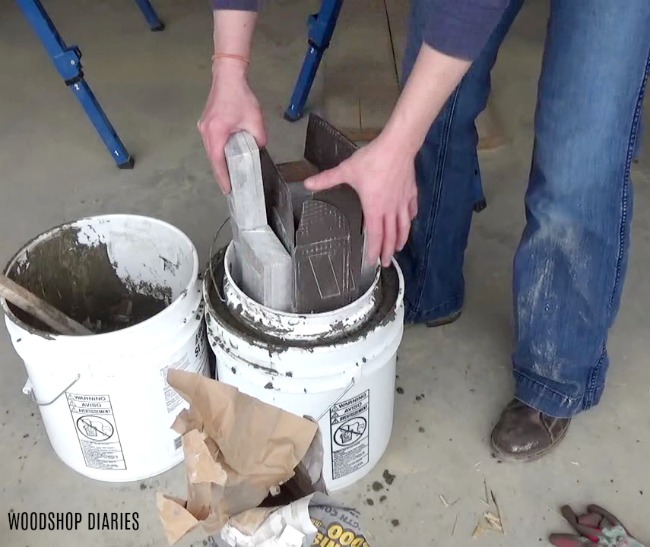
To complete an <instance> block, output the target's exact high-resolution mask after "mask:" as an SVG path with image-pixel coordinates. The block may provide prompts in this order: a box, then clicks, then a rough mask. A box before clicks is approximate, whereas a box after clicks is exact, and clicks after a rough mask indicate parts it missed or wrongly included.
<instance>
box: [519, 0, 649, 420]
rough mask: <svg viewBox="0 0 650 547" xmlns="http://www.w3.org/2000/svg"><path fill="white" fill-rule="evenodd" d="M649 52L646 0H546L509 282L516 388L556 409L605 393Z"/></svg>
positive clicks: (575, 407)
mask: <svg viewBox="0 0 650 547" xmlns="http://www.w3.org/2000/svg"><path fill="white" fill-rule="evenodd" d="M649 55H650V2H648V0H626V1H625V2H616V1H614V2H612V1H611V0H552V2H551V16H550V19H549V22H548V34H547V39H546V46H545V51H544V59H543V64H542V74H541V77H540V81H539V89H538V104H537V112H536V117H535V145H534V150H533V160H532V167H531V173H530V180H529V186H528V190H527V194H526V218H527V224H526V227H525V230H524V233H523V237H522V240H521V242H520V246H519V249H518V251H517V254H516V257H515V261H514V287H513V288H514V303H515V316H516V329H517V332H516V349H515V352H514V355H513V364H514V374H515V379H516V395H517V397H518V398H519V399H520V400H522V401H523V402H525V403H527V404H528V405H530V406H532V407H534V408H536V409H538V410H541V411H543V412H545V413H547V414H550V415H552V416H556V417H570V416H572V415H574V414H576V413H578V412H580V411H582V410H585V409H588V408H590V407H591V406H593V405H595V404H597V403H598V401H599V400H600V397H601V394H602V392H603V387H604V383H605V374H606V371H607V367H608V358H607V350H606V342H607V333H608V329H609V327H610V326H611V325H612V323H613V321H614V318H615V317H616V314H617V312H618V308H619V304H620V297H621V289H622V287H623V280H624V278H625V272H626V265H627V253H628V246H629V239H630V235H629V230H630V220H631V216H632V188H631V184H630V163H631V160H632V156H633V153H634V149H635V140H636V136H637V129H638V125H639V116H640V110H641V104H642V96H643V91H644V86H645V81H646V79H647V75H648V60H649Z"/></svg>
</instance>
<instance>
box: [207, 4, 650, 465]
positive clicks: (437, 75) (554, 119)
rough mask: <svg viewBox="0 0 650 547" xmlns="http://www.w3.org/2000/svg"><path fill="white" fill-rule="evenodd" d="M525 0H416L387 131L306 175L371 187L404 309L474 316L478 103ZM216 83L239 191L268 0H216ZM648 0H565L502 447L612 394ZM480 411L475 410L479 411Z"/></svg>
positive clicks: (216, 134)
mask: <svg viewBox="0 0 650 547" xmlns="http://www.w3.org/2000/svg"><path fill="white" fill-rule="evenodd" d="M522 4H523V0H510V1H508V0H413V1H412V12H411V17H410V23H409V32H408V40H407V45H406V54H405V59H404V70H403V81H402V85H401V92H400V97H399V99H398V101H397V103H396V105H395V107H394V109H393V111H392V113H391V116H390V118H389V120H388V122H387V124H386V126H385V127H384V128H383V130H382V131H381V134H380V135H379V136H378V137H377V138H376V139H375V140H373V141H372V142H370V143H369V144H368V145H366V146H364V147H362V148H360V149H359V150H358V151H357V152H356V153H355V154H353V155H352V156H351V157H350V158H349V159H347V160H346V161H344V162H342V163H341V164H340V165H339V166H337V167H335V168H333V169H330V170H328V171H324V172H322V173H320V174H319V175H316V176H314V177H312V178H310V179H308V180H307V181H306V185H307V186H308V187H309V188H310V189H312V190H322V189H325V188H329V187H332V186H335V185H337V184H340V183H343V182H346V183H348V184H350V185H351V186H352V187H353V188H354V189H355V190H356V191H357V193H358V194H359V197H360V200H361V204H362V207H363V211H364V217H365V223H366V227H367V230H368V234H369V248H368V252H369V254H370V258H372V259H375V258H377V259H380V260H381V263H382V264H383V265H388V264H389V262H390V260H391V257H392V256H393V255H396V257H397V260H398V262H399V264H400V266H401V268H402V270H403V272H404V277H405V280H406V295H405V303H406V320H407V321H408V322H409V323H425V324H427V325H430V326H437V325H442V324H446V323H449V322H451V321H454V320H455V319H456V318H458V317H459V315H460V313H461V311H462V309H463V304H464V278H463V261H464V253H465V248H466V244H467V238H468V234H469V229H470V224H471V220H472V216H473V207H474V204H475V202H476V197H477V187H480V172H479V169H478V159H477V151H476V146H477V142H478V138H477V133H476V128H475V123H474V122H475V119H476V117H477V116H478V115H479V113H480V112H481V111H482V110H483V109H484V108H485V106H486V103H487V98H488V95H489V92H490V71H491V69H492V66H493V65H494V63H495V61H496V58H497V53H498V50H499V47H500V45H501V43H502V41H503V39H504V36H505V35H506V34H507V32H508V30H509V28H510V26H511V24H512V22H513V20H514V19H515V17H516V15H517V13H518V12H519V10H520V9H521V6H522ZM212 6H213V8H214V52H215V55H214V61H213V80H212V87H211V89H210V93H209V96H208V99H207V102H206V106H205V109H204V112H203V114H202V116H201V119H200V120H199V123H198V127H199V131H200V133H201V135H202V138H203V141H204V144H205V148H206V151H207V154H208V156H209V158H210V161H211V163H212V165H213V168H214V172H215V176H216V178H217V180H218V182H219V185H220V186H221V188H222V190H223V191H224V192H228V191H229V181H228V173H227V169H226V164H225V159H224V145H225V143H226V140H227V139H228V138H229V136H230V135H231V134H232V132H234V131H237V130H242V129H243V130H247V131H249V132H250V133H251V134H252V135H253V136H254V137H255V139H256V140H257V142H258V144H259V146H264V145H265V144H266V140H267V138H266V133H265V129H264V124H263V118H262V113H261V110H260V106H259V103H258V101H257V99H256V98H255V96H254V94H253V92H252V91H251V89H250V87H249V85H248V82H247V66H248V62H249V60H250V51H251V41H252V37H253V31H254V26H255V22H256V17H257V11H258V4H257V1H256V0H212ZM648 29H650V2H648V0H628V1H627V2H611V1H610V0H551V2H550V16H549V19H548V23H547V36H546V40H545V45H544V54H543V62H542V70H541V76H540V78H539V82H538V97H537V108H536V113H535V142H534V147H533V153H532V162H531V168H530V175H529V181H528V188H527V192H526V197H525V213H526V225H525V228H524V230H523V234H522V237H521V240H520V243H519V246H518V249H517V251H516V255H515V257H514V264H513V270H514V271H513V293H514V313H515V328H516V337H515V348H514V352H513V355H512V364H513V374H514V379H515V393H514V398H513V399H512V401H510V402H509V403H508V404H507V405H506V406H505V409H504V410H503V412H502V414H501V416H500V418H499V419H498V422H497V424H496V426H495V427H494V429H493V431H492V435H491V444H492V450H493V453H494V455H495V456H496V457H498V458H500V459H502V460H514V461H531V460H535V459H537V458H539V457H541V456H543V455H545V454H547V453H548V452H549V451H550V450H552V449H554V448H555V447H556V446H557V445H558V443H560V441H561V440H562V439H563V438H564V436H565V434H566V432H567V430H568V427H569V424H570V422H571V419H572V418H573V417H574V416H575V415H576V414H578V413H580V412H582V411H584V410H587V409H589V408H591V407H593V406H594V405H596V404H597V403H598V402H599V401H600V399H601V396H602V394H603V389H604V385H605V377H606V373H607V369H608V364H609V359H608V354H607V335H608V330H609V328H610V327H611V326H612V324H613V322H614V319H615V317H616V315H617V313H618V309H619V306H620V299H621V291H622V288H623V281H624V279H625V273H626V267H627V261H628V249H629V241H630V221H631V217H632V186H631V182H630V163H631V160H632V155H633V152H634V149H635V144H636V139H637V130H638V127H639V118H640V111H641V105H642V101H643V93H644V88H645V82H646V79H647V76H648V71H649V68H648V67H649V55H650V32H649V30H648ZM468 411H469V410H468Z"/></svg>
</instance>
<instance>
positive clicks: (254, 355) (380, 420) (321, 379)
mask: <svg viewBox="0 0 650 547" xmlns="http://www.w3.org/2000/svg"><path fill="white" fill-rule="evenodd" d="M224 254H225V253H224V252H223V250H222V251H221V252H220V253H218V254H217V255H215V257H214V259H213V271H212V274H213V275H211V274H209V273H208V274H206V275H205V281H204V289H203V290H204V299H205V301H206V323H207V329H208V340H209V342H210V345H211V346H212V350H213V351H214V353H215V356H216V369H217V377H218V379H219V380H220V381H221V382H224V383H226V384H230V385H233V386H235V387H237V388H238V389H239V390H240V391H242V392H243V393H247V394H248V395H251V396H253V397H257V398H258V399H260V400H262V401H264V402H266V403H268V404H272V405H274V406H277V407H280V408H282V409H284V410H287V411H289V412H293V413H295V414H298V415H300V416H310V417H312V418H314V419H316V420H317V421H318V423H319V426H320V430H321V433H322V437H323V449H324V467H323V477H324V479H325V483H326V485H327V488H328V490H338V489H340V488H344V487H346V486H349V485H351V484H353V483H355V482H356V481H358V480H359V479H361V478H362V477H364V476H365V475H366V474H368V473H369V472H370V471H371V470H372V468H373V467H374V466H375V465H376V464H377V462H378V461H379V459H380V458H381V457H382V455H383V454H384V452H385V450H386V448H387V446H388V442H389V439H390V435H391V432H392V426H393V407H394V399H395V366H396V358H397V349H398V347H399V345H400V343H401V340H402V334H403V329H404V327H403V320H404V306H403V295H404V279H403V277H402V273H401V271H400V269H399V266H398V265H397V263H396V262H393V266H392V267H391V268H390V269H388V270H383V271H382V272H381V282H382V290H381V293H380V295H379V301H378V302H377V309H376V310H375V313H374V314H373V315H372V316H371V317H370V319H369V320H368V321H367V322H366V324H365V325H364V326H362V327H361V328H359V329H357V330H356V331H354V332H352V333H350V334H349V335H348V336H347V337H344V338H341V339H337V340H335V341H332V340H320V341H318V342H304V341H295V340H287V339H286V338H285V340H281V339H279V338H277V337H274V336H272V335H271V334H269V332H268V331H267V330H259V329H258V330H256V329H254V328H252V327H250V326H249V325H248V324H247V323H246V322H243V321H240V320H239V318H238V317H237V315H236V314H233V313H232V312H231V311H230V309H229V308H228V306H227V305H226V303H225V299H224V298H223V294H219V292H218V291H215V290H214V286H213V284H214V283H216V284H217V287H219V285H220V284H221V283H223V280H224ZM213 279H214V281H213ZM300 324H301V323H297V327H296V328H299V325H300Z"/></svg>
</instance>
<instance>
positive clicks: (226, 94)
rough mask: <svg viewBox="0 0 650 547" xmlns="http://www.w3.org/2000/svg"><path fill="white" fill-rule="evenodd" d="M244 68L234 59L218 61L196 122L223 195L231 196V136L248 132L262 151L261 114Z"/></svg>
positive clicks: (262, 124) (242, 64)
mask: <svg viewBox="0 0 650 547" xmlns="http://www.w3.org/2000/svg"><path fill="white" fill-rule="evenodd" d="M246 68H247V67H246V64H245V63H243V62H241V61H239V60H237V59H217V60H216V61H215V63H214V65H213V69H212V88H211V89H210V94H209V95H208V100H207V102H206V104H205V108H204V110H203V114H202V115H201V119H200V120H199V122H198V129H199V133H201V137H202V138H203V145H204V146H205V150H206V152H207V155H208V159H209V160H210V163H211V165H212V170H213V171H214V175H215V177H216V179H217V183H218V184H219V187H220V188H221V191H222V192H223V193H224V194H229V193H230V177H229V176H228V166H227V164H226V155H225V146H226V143H227V142H228V139H229V138H230V136H231V135H232V134H233V133H236V132H237V131H242V130H245V131H247V132H249V133H250V134H251V135H252V136H253V137H254V138H255V141H256V142H257V145H258V146H259V147H260V148H262V147H264V146H266V130H265V128H264V120H263V117H262V110H261V108H260V105H259V102H258V101H257V98H256V97H255V95H254V94H253V92H252V91H251V89H250V87H249V86H248V81H247V80H246Z"/></svg>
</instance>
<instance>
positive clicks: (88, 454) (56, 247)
mask: <svg viewBox="0 0 650 547" xmlns="http://www.w3.org/2000/svg"><path fill="white" fill-rule="evenodd" d="M198 268H199V262H198V256H197V252H196V249H195V248H194V245H193V244H192V242H191V241H190V240H189V239H188V237H187V236H186V235H185V234H183V233H182V232H181V231H179V230H178V229H177V228H175V227H173V226H171V225H169V224H167V223H165V222H162V221H160V220H157V219H152V218H147V217H142V216H132V215H106V216H98V217H92V218H85V219H82V220H79V221H76V222H73V223H70V224H66V225H63V226H59V227H57V228H54V229H52V230H50V231H48V232H46V233H44V234H42V235H40V236H38V237H37V238H36V239H34V240H33V241H31V242H30V243H29V244H27V245H26V246H25V247H24V248H23V249H21V250H20V251H19V252H18V253H17V254H16V255H15V256H14V257H13V258H12V259H11V261H10V262H9V264H8V266H7V268H6V275H7V276H8V277H9V278H11V279H13V280H14V281H16V282H18V283H19V284H21V285H23V286H24V287H25V288H27V289H28V290H30V291H32V292H33V293H35V294H36V295H37V296H40V297H41V298H44V299H45V300H46V301H48V302H49V303H50V304H52V305H54V306H55V307H57V308H59V309H60V310H61V311H62V312H64V313H66V314H67V315H69V316H70V317H72V318H73V319H75V320H77V321H78V322H80V323H82V324H85V326H86V327H88V328H90V330H91V331H93V332H94V333H95V334H93V335H88V336H63V335H58V334H54V333H52V331H50V330H49V329H48V327H47V326H45V325H43V324H41V323H39V322H38V320H35V319H34V318H32V317H31V316H28V315H26V314H25V313H24V312H22V311H21V310H20V309H17V308H15V307H14V306H13V305H11V304H9V303H7V302H6V301H5V300H1V304H2V307H3V309H4V312H5V315H6V318H5V322H6V325H7V329H8V331H9V334H10V336H11V340H12V343H13V346H14V348H15V350H16V352H17V353H18V354H19V356H20V357H21V358H22V360H23V361H24V364H25V368H26V369H27V375H28V381H27V384H26V385H25V388H24V389H23V391H24V392H25V393H27V394H29V393H31V395H32V397H33V398H34V400H35V402H36V404H37V405H38V407H39V409H40V412H41V416H42V418H43V423H44V425H45V429H46V431H47V434H48V437H49V439H50V442H51V444H52V447H53V448H54V451H55V452H56V454H57V455H58V456H59V457H60V458H61V460H63V462H64V463H66V464H67V465H69V466H70V467H71V468H73V469H74V470H76V471H78V472H79V473H81V474H83V475H86V476H87V477H90V478H93V479H97V480H101V481H111V482H122V481H135V480H140V479H144V478H148V477H152V476H154V475H157V474H159V473H162V472H164V471H166V470H168V469H170V468H171V467H173V466H175V465H177V464H178V463H180V462H181V461H182V460H183V450H182V447H181V440H180V437H179V436H178V434H176V433H175V432H174V431H173V430H172V429H171V425H172V423H173V421H174V419H175V418H176V416H177V415H178V413H179V412H180V410H181V408H184V407H186V406H187V405H186V403H185V401H184V400H183V399H181V397H180V396H179V395H178V394H177V393H176V392H175V391H174V390H173V389H172V388H171V387H170V386H169V384H167V379H166V373H167V371H168V370H169V368H180V369H184V370H188V371H192V372H199V373H201V374H208V373H209V371H208V352H207V345H206V340H205V329H204V326H203V325H204V323H203V321H202V319H203V298H202V290H201V280H200V277H199V269H198Z"/></svg>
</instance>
